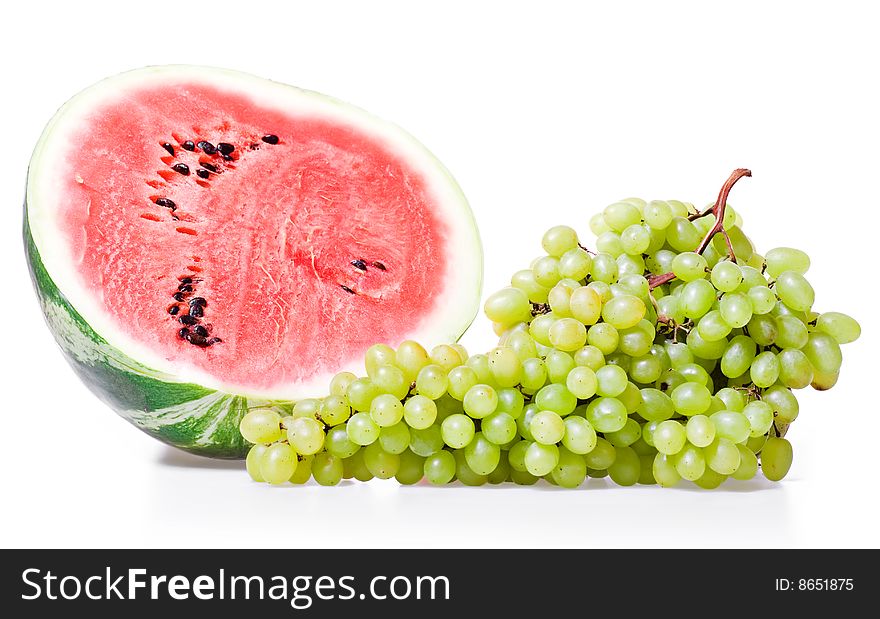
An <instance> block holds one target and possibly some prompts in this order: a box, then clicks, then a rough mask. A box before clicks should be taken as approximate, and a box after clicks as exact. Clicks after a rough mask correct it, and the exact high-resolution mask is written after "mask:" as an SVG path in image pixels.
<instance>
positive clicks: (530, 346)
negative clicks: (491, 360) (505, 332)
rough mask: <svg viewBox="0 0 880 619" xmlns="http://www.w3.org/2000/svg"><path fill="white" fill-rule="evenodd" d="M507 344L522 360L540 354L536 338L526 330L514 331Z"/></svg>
mask: <svg viewBox="0 0 880 619" xmlns="http://www.w3.org/2000/svg"><path fill="white" fill-rule="evenodd" d="M506 346H507V347H508V348H509V349H511V350H512V351H513V352H514V353H515V354H516V356H517V358H518V359H519V360H520V361H524V360H526V359H529V358H530V357H536V356H538V349H537V347H536V346H535V340H533V339H532V336H531V335H529V334H528V333H526V332H522V331H514V332H513V333H511V334H510V336H509V337H508V338H507V343H506Z"/></svg>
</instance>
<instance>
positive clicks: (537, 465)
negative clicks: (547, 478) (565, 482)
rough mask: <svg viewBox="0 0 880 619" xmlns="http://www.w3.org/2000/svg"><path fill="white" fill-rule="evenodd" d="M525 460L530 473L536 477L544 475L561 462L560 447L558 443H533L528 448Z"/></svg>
mask: <svg viewBox="0 0 880 619" xmlns="http://www.w3.org/2000/svg"><path fill="white" fill-rule="evenodd" d="M523 462H524V463H525V465H526V470H527V471H528V472H529V473H531V474H532V475H534V476H535V477H543V476H544V475H547V474H548V473H550V471H552V470H553V469H554V468H555V467H556V465H557V464H558V463H559V448H558V447H557V446H556V445H542V444H541V443H531V444H530V445H529V446H528V448H527V449H526V453H525V456H524V457H523Z"/></svg>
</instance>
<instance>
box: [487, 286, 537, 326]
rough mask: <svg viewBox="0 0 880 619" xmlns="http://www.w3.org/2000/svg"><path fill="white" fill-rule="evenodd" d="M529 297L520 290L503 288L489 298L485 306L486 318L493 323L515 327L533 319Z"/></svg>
mask: <svg viewBox="0 0 880 619" xmlns="http://www.w3.org/2000/svg"><path fill="white" fill-rule="evenodd" d="M531 309H532V308H531V304H530V303H529V298H528V295H526V293H525V292H523V291H522V290H520V289H519V288H513V287H510V288H502V289H501V290H499V291H498V292H496V293H494V294H492V295H490V296H489V298H488V299H486V303H485V304H484V305H483V311H484V312H485V314H486V317H487V318H489V320H491V321H492V322H500V323H501V324H504V325H513V324H516V323H518V322H525V321H528V320H529V319H530V318H531Z"/></svg>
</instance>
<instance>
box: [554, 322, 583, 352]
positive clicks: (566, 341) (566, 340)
mask: <svg viewBox="0 0 880 619" xmlns="http://www.w3.org/2000/svg"><path fill="white" fill-rule="evenodd" d="M549 337H550V343H551V344H552V345H553V346H554V347H556V348H558V349H559V350H564V351H571V352H573V351H575V350H577V349H578V348H581V347H582V346H583V345H584V344H586V343H587V329H586V327H584V325H583V324H582V323H581V322H579V321H577V320H575V319H574V318H560V319H559V320H557V321H556V322H554V323H553V325H551V327H550V331H549Z"/></svg>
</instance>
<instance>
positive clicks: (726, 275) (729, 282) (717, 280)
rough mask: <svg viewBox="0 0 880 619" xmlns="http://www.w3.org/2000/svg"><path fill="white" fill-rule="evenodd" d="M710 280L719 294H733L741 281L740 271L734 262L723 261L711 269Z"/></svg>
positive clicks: (741, 274)
mask: <svg viewBox="0 0 880 619" xmlns="http://www.w3.org/2000/svg"><path fill="white" fill-rule="evenodd" d="M711 280H712V285H714V286H715V288H717V289H718V290H720V291H721V292H733V291H734V290H736V289H737V288H738V287H739V285H740V284H741V283H742V281H743V273H742V269H740V268H739V265H738V264H736V263H735V262H728V261H727V260H723V261H721V262H719V263H717V264H716V265H715V266H714V267H712V275H711Z"/></svg>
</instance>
